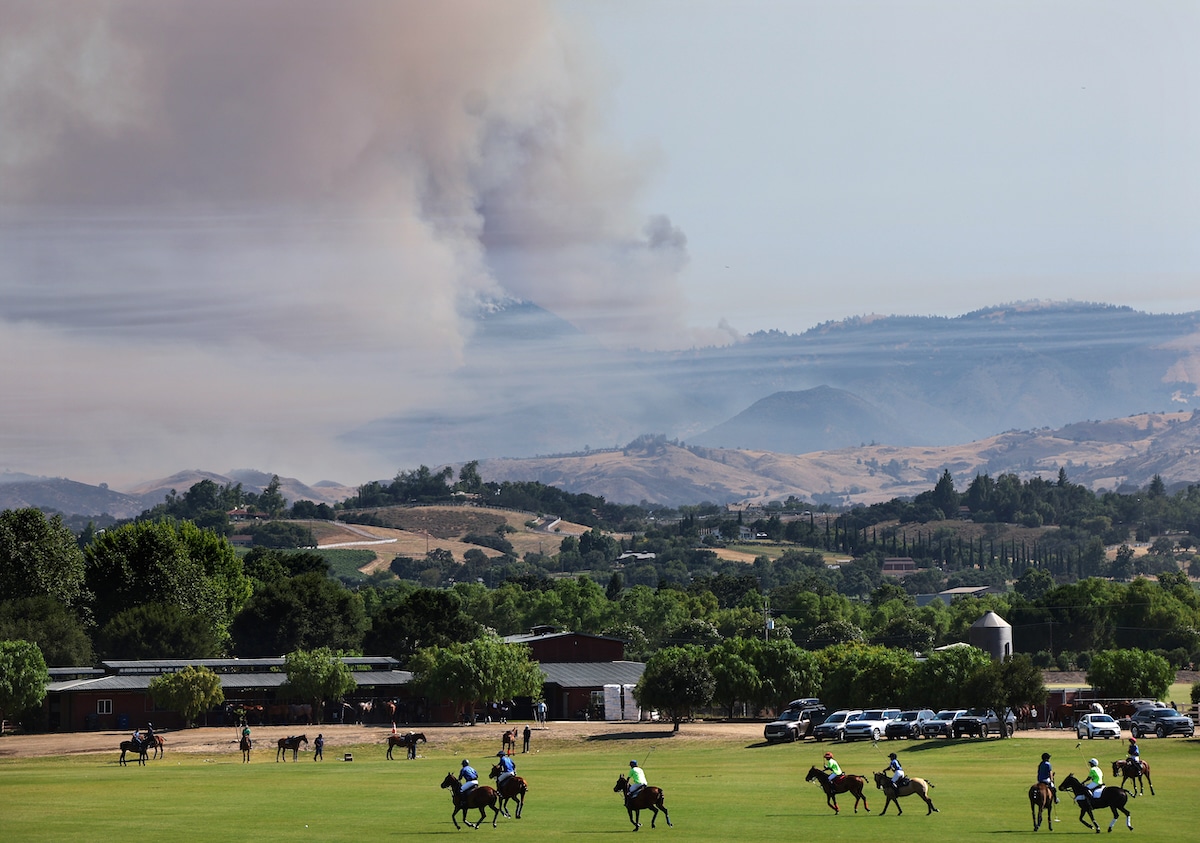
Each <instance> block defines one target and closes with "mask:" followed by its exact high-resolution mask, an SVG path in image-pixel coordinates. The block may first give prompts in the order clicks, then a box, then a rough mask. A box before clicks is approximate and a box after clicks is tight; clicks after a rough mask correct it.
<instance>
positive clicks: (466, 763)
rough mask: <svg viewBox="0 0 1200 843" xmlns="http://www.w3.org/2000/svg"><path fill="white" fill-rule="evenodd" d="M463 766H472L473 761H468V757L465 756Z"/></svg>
mask: <svg viewBox="0 0 1200 843" xmlns="http://www.w3.org/2000/svg"><path fill="white" fill-rule="evenodd" d="M463 766H464V767H470V766H471V762H470V761H468V760H467V759H465V758H464V759H463Z"/></svg>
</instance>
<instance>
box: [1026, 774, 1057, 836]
mask: <svg viewBox="0 0 1200 843" xmlns="http://www.w3.org/2000/svg"><path fill="white" fill-rule="evenodd" d="M1043 813H1044V814H1045V818H1046V820H1049V819H1050V817H1051V814H1052V813H1054V791H1052V790H1051V789H1050V785H1049V784H1046V783H1045V782H1038V783H1037V784H1034V785H1032V787H1031V788H1030V817H1031V818H1032V819H1033V830H1034V831H1037V830H1038V829H1040V827H1042V815H1043ZM1046 829H1049V830H1050V831H1054V825H1051V824H1050V823H1049V821H1048V823H1046Z"/></svg>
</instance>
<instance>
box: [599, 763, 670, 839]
mask: <svg viewBox="0 0 1200 843" xmlns="http://www.w3.org/2000/svg"><path fill="white" fill-rule="evenodd" d="M613 793H623V794H624V795H625V810H626V811H628V812H629V821H630V822H631V823H633V830H634V831H637V830H638V829H639V828H641V827H642V811H643V810H646V809H649V810H650V811H653V812H654V813H653V815H652V816H651V817H650V827H651V828H654V821H655V820H657V819H658V812H659V811H662V814H663V818H664V819H665V820H666V821H667V825H668V826H669V827H670V826H671V815H670V814H668V813H667V806H666V805H665V804H663V792H662V788H659V787H651V786H650V785H646V786H645V787H643V788H641V789H640V790H639V791H638V792H637V793H635V794H633V796H630V795H629V778H628V777H627V776H626V775H625V774H624V773H622V774H621V775H619V776H617V783H616V784H615V785H614V786H613Z"/></svg>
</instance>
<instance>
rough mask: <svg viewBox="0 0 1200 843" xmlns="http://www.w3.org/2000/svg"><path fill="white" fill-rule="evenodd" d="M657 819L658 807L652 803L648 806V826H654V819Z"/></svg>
mask: <svg viewBox="0 0 1200 843" xmlns="http://www.w3.org/2000/svg"><path fill="white" fill-rule="evenodd" d="M657 819H658V808H656V807H655V806H654V805H651V806H650V827H651V828H654V821H655V820H657Z"/></svg>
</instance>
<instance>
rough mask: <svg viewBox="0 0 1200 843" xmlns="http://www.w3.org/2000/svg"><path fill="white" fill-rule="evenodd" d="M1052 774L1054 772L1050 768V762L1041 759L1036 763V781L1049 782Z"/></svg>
mask: <svg viewBox="0 0 1200 843" xmlns="http://www.w3.org/2000/svg"><path fill="white" fill-rule="evenodd" d="M1053 776H1054V772H1053V771H1052V770H1051V769H1050V762H1049V761H1043V762H1042V763H1041V764H1038V779H1037V780H1038V781H1039V782H1045V783H1046V784H1050V779H1051V778H1052V777H1053Z"/></svg>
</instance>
